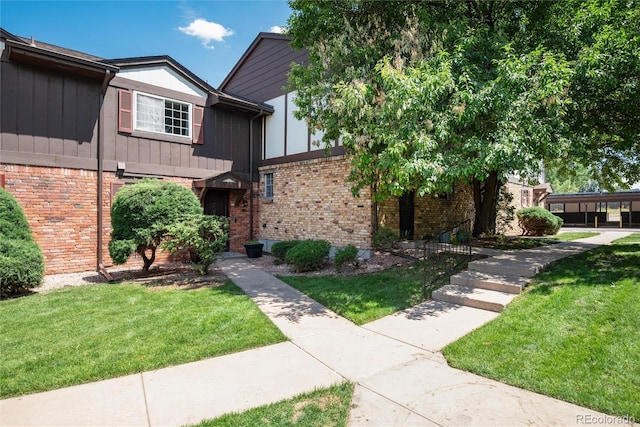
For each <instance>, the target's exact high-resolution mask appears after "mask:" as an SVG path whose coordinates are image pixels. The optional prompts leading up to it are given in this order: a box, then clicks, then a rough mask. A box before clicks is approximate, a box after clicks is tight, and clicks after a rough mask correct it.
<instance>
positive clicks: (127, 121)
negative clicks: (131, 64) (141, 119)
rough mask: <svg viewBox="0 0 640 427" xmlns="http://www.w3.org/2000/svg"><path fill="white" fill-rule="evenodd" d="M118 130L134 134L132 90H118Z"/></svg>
mask: <svg viewBox="0 0 640 427" xmlns="http://www.w3.org/2000/svg"><path fill="white" fill-rule="evenodd" d="M118 106H119V108H118V130H119V131H120V132H126V133H131V132H133V94H132V93H131V91H130V90H125V89H120V90H118Z"/></svg>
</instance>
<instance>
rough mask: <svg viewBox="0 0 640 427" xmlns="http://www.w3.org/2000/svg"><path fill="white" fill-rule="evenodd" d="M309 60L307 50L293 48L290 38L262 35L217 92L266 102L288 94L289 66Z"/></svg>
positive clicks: (275, 34)
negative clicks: (286, 90) (286, 91)
mask: <svg viewBox="0 0 640 427" xmlns="http://www.w3.org/2000/svg"><path fill="white" fill-rule="evenodd" d="M307 60H308V54H307V51H306V49H300V50H295V49H293V47H291V37H289V36H286V35H283V34H279V33H264V32H263V33H259V34H258V36H257V37H256V38H255V39H254V40H253V42H252V43H251V45H249V47H248V48H247V50H246V51H245V52H244V53H243V54H242V56H241V57H240V59H239V60H238V62H237V63H236V64H235V65H234V67H233V68H232V69H231V71H230V72H229V74H228V75H227V76H226V77H225V78H224V80H223V81H222V83H221V84H220V86H218V89H219V90H221V91H224V92H227V93H234V94H239V95H242V96H245V97H249V98H251V99H255V100H257V101H261V102H265V101H267V100H269V99H273V98H275V97H277V96H279V95H281V94H284V93H285V89H284V87H285V86H286V85H287V83H288V81H287V74H288V72H289V68H290V64H291V63H292V62H296V63H300V64H304V63H306V62H307Z"/></svg>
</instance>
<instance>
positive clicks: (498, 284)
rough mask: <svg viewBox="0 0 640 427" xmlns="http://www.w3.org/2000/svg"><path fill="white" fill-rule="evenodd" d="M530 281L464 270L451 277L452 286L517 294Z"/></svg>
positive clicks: (516, 277)
mask: <svg viewBox="0 0 640 427" xmlns="http://www.w3.org/2000/svg"><path fill="white" fill-rule="evenodd" d="M530 280H531V279H529V278H526V277H521V276H508V275H506V274H495V273H484V272H482V271H477V270H465V271H463V272H461V273H458V274H455V275H453V276H451V278H450V280H449V283H450V284H452V285H462V286H472V287H474V288H482V289H489V290H492V291H500V292H507V293H510V294H519V293H520V292H522V289H524V288H525V286H527V285H528V284H529V282H530Z"/></svg>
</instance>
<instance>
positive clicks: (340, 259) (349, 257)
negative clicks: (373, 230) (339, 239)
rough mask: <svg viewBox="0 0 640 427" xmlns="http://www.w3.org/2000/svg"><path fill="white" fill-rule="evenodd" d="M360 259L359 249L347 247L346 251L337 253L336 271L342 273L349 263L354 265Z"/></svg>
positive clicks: (351, 246) (335, 259) (335, 260)
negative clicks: (343, 267)
mask: <svg viewBox="0 0 640 427" xmlns="http://www.w3.org/2000/svg"><path fill="white" fill-rule="evenodd" d="M357 259H358V248H356V247H355V246H353V245H347V246H346V247H345V248H344V249H340V250H338V251H337V252H336V256H335V258H334V259H333V262H334V264H335V265H336V271H337V272H338V273H340V272H341V271H342V266H344V265H345V264H347V263H354V262H356V260H357Z"/></svg>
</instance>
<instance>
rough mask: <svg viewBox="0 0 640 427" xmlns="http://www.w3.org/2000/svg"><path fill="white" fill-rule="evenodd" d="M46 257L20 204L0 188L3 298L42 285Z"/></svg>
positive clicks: (0, 259)
mask: <svg viewBox="0 0 640 427" xmlns="http://www.w3.org/2000/svg"><path fill="white" fill-rule="evenodd" d="M43 277H44V257H43V256H42V251H41V250H40V247H39V246H38V244H37V243H36V242H35V241H34V240H33V237H32V236H31V229H30V228H29V223H28V222H27V218H26V217H25V215H24V212H23V211H22V208H21V207H20V205H19V204H18V201H17V200H16V199H15V197H13V196H12V195H11V194H9V192H8V191H6V190H4V189H2V188H0V292H1V293H2V296H3V297H7V296H11V295H16V294H18V293H20V292H21V291H22V290H24V289H28V288H34V287H36V286H38V285H40V282H42V278H43Z"/></svg>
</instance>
